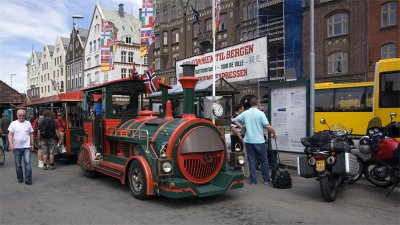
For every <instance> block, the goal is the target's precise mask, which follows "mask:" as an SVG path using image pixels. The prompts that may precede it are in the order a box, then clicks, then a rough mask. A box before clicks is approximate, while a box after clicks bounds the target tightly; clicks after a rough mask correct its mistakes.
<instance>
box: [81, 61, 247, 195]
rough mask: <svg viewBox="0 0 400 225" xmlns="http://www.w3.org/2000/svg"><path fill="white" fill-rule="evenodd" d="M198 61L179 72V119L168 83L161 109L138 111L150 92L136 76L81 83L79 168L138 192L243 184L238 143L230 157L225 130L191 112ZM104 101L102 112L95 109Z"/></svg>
mask: <svg viewBox="0 0 400 225" xmlns="http://www.w3.org/2000/svg"><path fill="white" fill-rule="evenodd" d="M195 66H196V65H193V64H184V65H182V67H183V74H184V76H183V77H181V78H180V79H179V81H180V82H181V84H182V87H183V89H184V106H183V116H182V117H181V118H174V117H173V116H172V106H171V103H170V101H169V100H168V94H167V93H168V88H170V87H169V86H168V85H163V84H160V85H161V89H162V92H163V104H162V105H163V107H162V108H163V110H162V112H163V113H160V114H159V113H156V112H154V111H150V110H142V111H138V109H139V108H142V106H143V103H144V101H145V99H143V98H142V96H143V93H145V86H144V83H143V81H142V80H139V79H135V78H133V77H129V78H124V79H121V80H117V81H111V82H108V83H104V84H101V85H98V86H93V87H90V88H87V89H85V90H83V99H84V101H83V107H84V112H85V118H86V119H85V122H84V127H83V128H84V130H85V133H86V136H85V143H84V144H83V145H82V146H81V148H80V152H79V156H78V163H79V165H80V166H81V169H82V172H83V173H84V174H85V175H86V176H88V177H93V176H95V175H96V173H102V174H106V175H108V176H111V177H114V178H117V179H119V180H120V181H121V183H123V184H125V183H129V187H130V190H131V192H132V194H133V196H134V197H135V198H138V199H146V198H149V197H151V196H158V195H162V196H166V197H171V198H184V197H204V196H211V195H217V194H222V193H224V192H226V191H228V190H230V189H235V188H241V187H243V183H244V176H243V173H242V172H241V170H235V169H232V168H236V169H237V168H238V167H240V166H242V165H243V163H244V160H243V159H244V155H243V153H242V152H241V150H240V149H238V151H237V152H234V153H231V157H230V160H231V162H230V165H231V166H232V167H231V166H228V164H227V156H228V154H227V147H226V143H225V138H224V134H223V133H222V132H221V130H220V129H219V128H218V127H217V126H215V125H214V124H213V123H211V122H210V121H209V120H207V119H202V118H196V116H195V114H194V88H195V85H196V82H197V80H198V78H196V77H194V68H195ZM94 102H97V104H102V111H101V114H98V115H90V111H91V110H92V109H93V108H95V107H97V105H96V104H94Z"/></svg>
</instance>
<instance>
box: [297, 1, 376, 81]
mask: <svg viewBox="0 0 400 225" xmlns="http://www.w3.org/2000/svg"><path fill="white" fill-rule="evenodd" d="M314 3H315V5H314V21H315V26H314V31H315V34H314V40H315V44H314V46H315V81H316V82H326V81H333V82H349V81H364V80H367V64H366V61H367V44H368V43H367V41H368V38H367V22H368V21H367V19H366V18H367V16H368V11H367V1H352V0H342V1H330V0H316V1H315V2H314ZM309 9H310V8H309V0H307V1H306V2H305V7H304V12H303V62H304V69H303V71H304V76H303V77H304V78H308V77H309V68H310V66H309V65H310V64H309V54H310V51H309V49H310V36H309V34H310V10H309Z"/></svg>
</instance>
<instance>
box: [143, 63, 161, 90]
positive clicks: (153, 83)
mask: <svg viewBox="0 0 400 225" xmlns="http://www.w3.org/2000/svg"><path fill="white" fill-rule="evenodd" d="M142 80H143V81H144V82H143V83H144V86H145V87H146V92H147V93H148V94H151V93H154V92H156V91H158V89H160V84H159V83H158V79H157V77H156V75H155V72H154V63H153V64H152V65H151V66H150V68H149V69H148V70H147V71H146V72H145V73H144V74H143V75H142Z"/></svg>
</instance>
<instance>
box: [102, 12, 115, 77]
mask: <svg viewBox="0 0 400 225" xmlns="http://www.w3.org/2000/svg"><path fill="white" fill-rule="evenodd" d="M117 34H118V29H117V28H116V27H115V25H114V24H113V23H112V22H110V21H108V20H103V19H102V20H101V55H100V58H101V67H100V68H101V71H102V72H106V71H110V70H112V69H114V58H115V52H116V50H117Z"/></svg>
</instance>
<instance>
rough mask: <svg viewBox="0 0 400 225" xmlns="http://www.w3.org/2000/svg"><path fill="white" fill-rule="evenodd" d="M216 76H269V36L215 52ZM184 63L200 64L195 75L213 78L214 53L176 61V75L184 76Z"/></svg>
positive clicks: (232, 78)
mask: <svg viewBox="0 0 400 225" xmlns="http://www.w3.org/2000/svg"><path fill="white" fill-rule="evenodd" d="M215 59H216V61H215V66H216V70H215V77H216V79H218V78H221V77H222V78H224V79H226V80H227V81H228V82H236V81H243V80H250V79H256V78H267V77H268V59H267V38H266V37H262V38H258V39H254V40H252V41H248V42H245V43H241V44H238V45H233V46H230V47H228V48H223V49H220V50H218V51H216V52H215ZM184 63H195V64H197V65H198V66H197V67H196V70H195V76H196V77H198V78H199V79H200V80H211V79H212V78H213V54H212V52H209V53H207V54H204V55H198V56H193V57H191V58H187V59H183V60H179V61H176V67H175V68H176V77H177V79H179V78H180V77H182V67H181V65H182V64H184Z"/></svg>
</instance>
